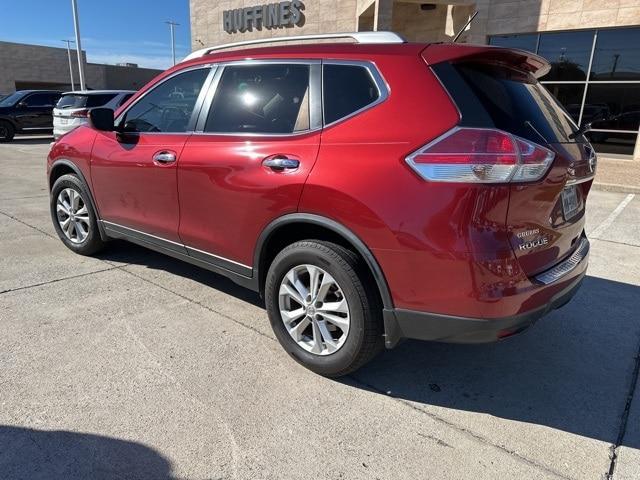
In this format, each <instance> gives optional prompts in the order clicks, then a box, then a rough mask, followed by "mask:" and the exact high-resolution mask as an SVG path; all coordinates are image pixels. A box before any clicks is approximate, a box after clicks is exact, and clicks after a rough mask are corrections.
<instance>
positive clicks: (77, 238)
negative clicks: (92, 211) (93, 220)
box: [56, 188, 91, 243]
mask: <svg viewBox="0 0 640 480" xmlns="http://www.w3.org/2000/svg"><path fill="white" fill-rule="evenodd" d="M56 215H57V217H58V224H59V225H60V228H61V229H62V232H63V233H64V235H65V236H66V237H67V238H68V239H69V240H70V241H71V242H73V243H82V242H84V241H85V240H86V238H87V236H88V235H89V230H90V228H91V224H90V223H89V222H90V220H89V210H88V209H87V204H86V203H85V201H84V199H83V198H82V195H80V193H79V192H78V191H76V190H74V189H73V188H65V189H63V190H61V191H60V193H59V194H58V200H57V202H56Z"/></svg>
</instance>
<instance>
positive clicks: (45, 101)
mask: <svg viewBox="0 0 640 480" xmlns="http://www.w3.org/2000/svg"><path fill="white" fill-rule="evenodd" d="M56 100H57V95H55V94H52V93H32V94H31V95H27V97H26V98H25V99H24V102H25V103H26V104H27V106H29V107H52V106H53V105H55V103H56Z"/></svg>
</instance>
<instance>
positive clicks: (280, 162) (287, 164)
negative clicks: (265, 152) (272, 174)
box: [262, 156, 300, 170]
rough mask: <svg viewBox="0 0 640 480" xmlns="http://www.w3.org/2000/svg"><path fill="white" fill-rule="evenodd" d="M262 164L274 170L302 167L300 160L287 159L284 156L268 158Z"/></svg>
mask: <svg viewBox="0 0 640 480" xmlns="http://www.w3.org/2000/svg"><path fill="white" fill-rule="evenodd" d="M262 164H263V165H264V166H265V167H269V168H272V169H273V170H292V169H295V168H298V167H299V166H300V160H296V159H295V158H287V157H284V156H275V157H267V158H265V159H264V160H263V162H262Z"/></svg>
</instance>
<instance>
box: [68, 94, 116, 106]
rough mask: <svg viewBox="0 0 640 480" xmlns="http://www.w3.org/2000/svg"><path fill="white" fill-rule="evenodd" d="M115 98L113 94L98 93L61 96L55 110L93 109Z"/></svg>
mask: <svg viewBox="0 0 640 480" xmlns="http://www.w3.org/2000/svg"><path fill="white" fill-rule="evenodd" d="M115 96H116V94H115V93H98V94H95V95H75V94H70V95H63V96H62V97H60V100H58V104H57V105H56V107H57V108H60V109H69V108H95V107H101V106H103V105H105V104H107V103H109V102H110V101H111V100H113V98H114V97H115Z"/></svg>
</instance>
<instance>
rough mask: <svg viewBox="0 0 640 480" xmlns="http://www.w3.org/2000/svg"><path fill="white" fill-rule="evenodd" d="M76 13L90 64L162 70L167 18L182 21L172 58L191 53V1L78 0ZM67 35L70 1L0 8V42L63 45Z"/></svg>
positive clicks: (167, 50)
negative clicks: (130, 63) (126, 64)
mask: <svg viewBox="0 0 640 480" xmlns="http://www.w3.org/2000/svg"><path fill="white" fill-rule="evenodd" d="M214 1H215V0H214ZM3 3H4V2H3ZM78 11H79V15H78V16H79V18H80V33H81V41H82V49H83V50H85V51H86V52H87V60H88V61H89V62H94V63H109V64H115V63H118V62H133V63H137V64H139V65H140V66H141V67H150V68H160V69H166V68H167V67H169V66H171V37H170V34H169V26H168V25H166V24H165V23H164V22H165V21H166V20H173V21H175V22H178V23H179V24H180V26H179V27H176V61H180V59H182V58H183V57H184V56H185V55H186V54H187V53H189V52H190V51H191V46H190V45H191V40H190V38H191V37H190V28H189V0H78ZM65 38H68V39H74V38H75V37H74V30H73V16H72V13H71V0H13V1H7V2H6V4H5V5H4V6H3V8H2V13H1V14H0V40H4V41H7V42H16V43H33V44H37V45H47V46H53V47H64V46H65V44H64V43H62V42H61V41H60V40H62V39H65Z"/></svg>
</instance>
